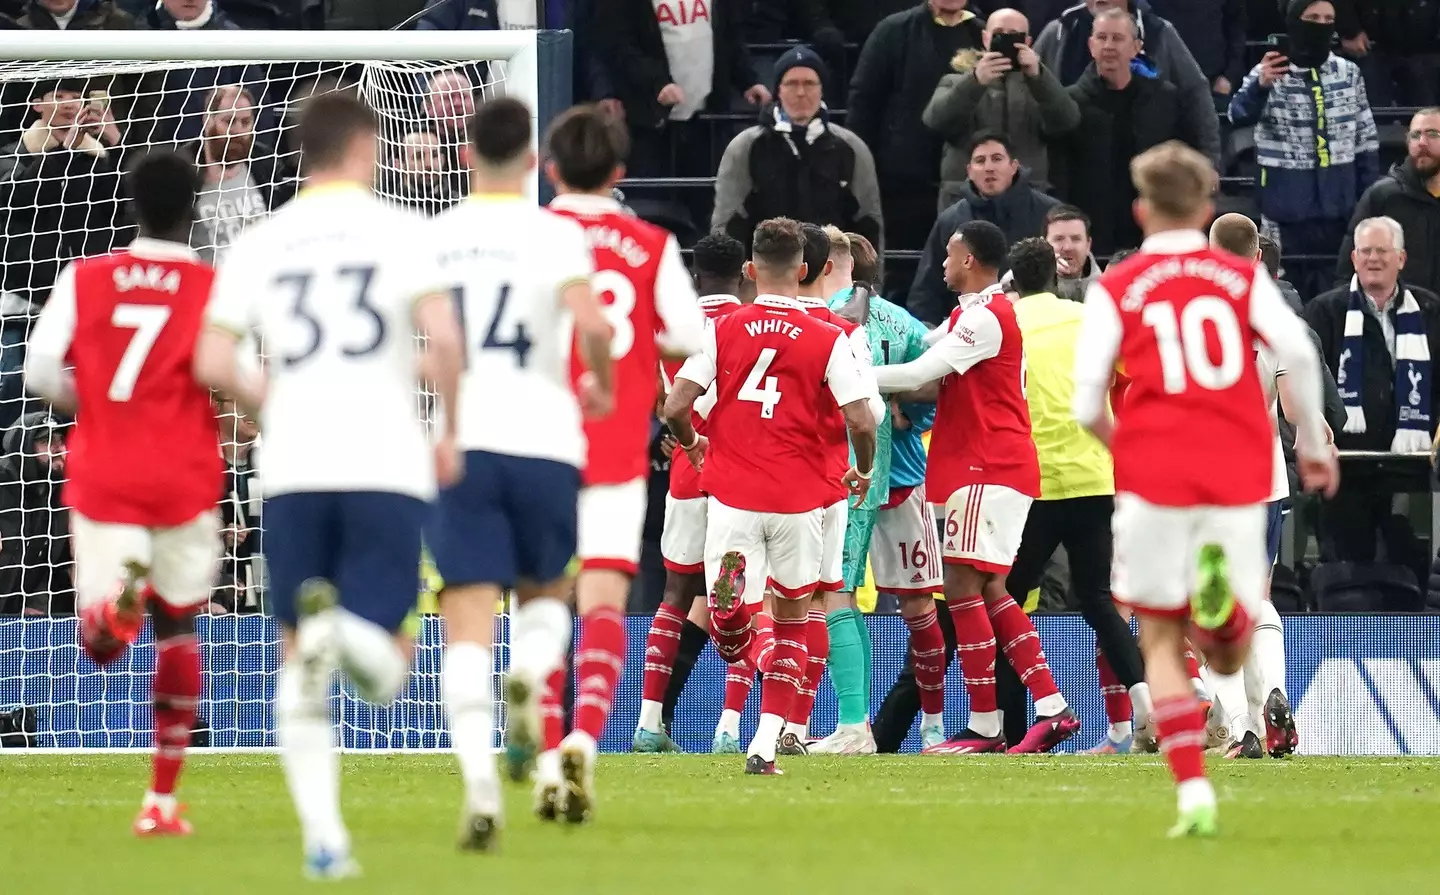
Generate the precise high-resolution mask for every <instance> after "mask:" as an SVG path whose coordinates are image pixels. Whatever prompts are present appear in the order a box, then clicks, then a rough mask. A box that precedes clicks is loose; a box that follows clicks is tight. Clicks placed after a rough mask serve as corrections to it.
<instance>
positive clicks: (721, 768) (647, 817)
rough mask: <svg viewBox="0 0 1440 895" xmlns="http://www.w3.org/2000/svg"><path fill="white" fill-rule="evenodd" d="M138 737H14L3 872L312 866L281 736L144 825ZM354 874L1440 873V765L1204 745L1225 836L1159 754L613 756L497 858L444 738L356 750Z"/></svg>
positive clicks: (523, 824)
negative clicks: (174, 831)
mask: <svg viewBox="0 0 1440 895" xmlns="http://www.w3.org/2000/svg"><path fill="white" fill-rule="evenodd" d="M148 761H149V760H148V757H147V756H145V755H134V756H128V755H123V756H115V755H104V756H78V757H72V756H49V757H47V756H43V755H37V754H29V755H25V756H14V755H5V756H0V794H3V798H0V868H3V869H4V876H3V879H4V880H5V882H4V883H0V886H3V887H4V888H5V889H7V890H9V889H13V890H14V891H17V892H18V891H24V892H30V893H46V895H48V893H57V895H59V893H65V895H69V893H77V895H78V893H92V892H93V893H103V895H122V893H132V892H133V893H143V895H157V893H171V892H174V893H181V892H201V893H205V895H230V893H237V895H238V893H246V895H279V893H286V892H303V891H309V890H311V889H313V888H314V887H315V886H316V885H319V884H311V883H307V882H305V881H304V880H302V879H301V877H300V845H299V833H298V829H297V826H296V821H295V818H294V815H293V812H292V810H291V806H290V800H289V797H288V795H287V794H286V791H285V786H284V782H283V780H282V778H281V774H280V769H279V765H278V763H277V760H276V758H275V757H274V756H270V755H200V756H194V757H192V758H191V760H190V763H189V766H188V767H187V769H186V772H185V777H184V779H183V780H182V788H183V795H182V799H183V800H184V801H187V802H188V804H189V805H190V810H189V815H188V816H189V817H190V819H191V820H192V821H193V822H194V824H195V827H196V835H195V836H193V837H192V838H190V839H188V840H166V841H137V840H135V839H134V838H132V837H131V835H130V832H129V824H130V821H131V819H132V817H133V816H134V813H135V811H136V808H137V806H138V803H139V797H140V794H141V792H142V790H143V789H144V786H145V784H146V782H147V781H148ZM343 766H344V781H343V784H342V798H343V799H344V808H345V816H346V821H347V822H348V823H349V825H350V829H351V833H352V835H353V837H354V850H355V856H356V858H357V859H358V860H359V861H360V863H361V864H362V865H363V866H364V868H365V876H364V878H363V879H359V880H354V881H346V882H344V883H339V884H337V887H338V888H339V889H341V890H343V891H347V892H355V893H372V892H373V893H386V895H449V893H466V895H473V893H544V895H550V893H565V895H568V893H575V895H593V893H609V892H616V893H627V895H634V893H666V895H670V893H675V895H690V893H697V895H698V893H711V892H715V893H738V895H760V893H788V895H800V893H806V892H813V893H823V895H891V893H917V895H919V893H927V895H928V893H940V892H952V893H953V892H961V893H963V892H977V893H1006V895H1009V893H1049V892H1052V891H1054V892H1062V893H1066V895H1083V893H1092V892H1093V893H1106V895H1112V893H1117V892H1146V893H1157V895H1158V893H1164V895H1185V893H1206V895H1213V893H1217V892H1224V893H1249V892H1255V893H1266V895H1276V893H1279V895H1318V893H1331V892H1334V893H1345V895H1370V893H1399V895H1420V893H1426V892H1440V761H1422V760H1378V759H1367V760H1346V759H1318V758H1301V759H1295V760H1290V761H1270V760H1266V761H1255V762H1220V761H1212V762H1211V763H1210V766H1211V768H1212V769H1213V772H1214V774H1215V781H1216V786H1217V788H1218V790H1219V793H1220V798H1221V814H1220V820H1221V825H1222V827H1221V836H1220V838H1218V839H1215V840H1206V841H1196V840H1189V841H1179V842H1171V841H1167V840H1166V839H1165V838H1164V830H1165V828H1166V827H1167V826H1168V825H1169V824H1170V822H1171V821H1172V820H1173V819H1174V814H1173V809H1174V797H1173V793H1172V790H1171V786H1170V779H1169V776H1168V773H1167V772H1166V770H1165V767H1164V764H1163V762H1161V761H1160V760H1159V759H1158V758H1154V757H1138V756H1137V757H1121V758H1098V757H1096V758H1087V757H1051V756H1042V757H1038V758H1017V757H1007V756H983V757H981V756H975V757H970V758H960V757H950V758H930V757H923V758H922V757H918V756H903V757H880V758H834V757H825V758H822V757H818V756H817V757H810V758H792V759H787V760H786V761H785V763H784V766H785V768H786V770H787V774H786V775H785V776H784V777H780V778H755V777H745V776H743V775H742V774H741V773H740V771H741V759H739V758H738V757H735V756H728V757H725V758H723V759H722V758H712V757H710V756H656V757H650V756H644V757H642V756H629V755H616V756H604V757H602V760H601V763H600V770H599V772H598V778H597V783H598V787H599V793H600V803H599V805H598V808H597V813H596V817H595V820H594V821H593V822H592V823H591V824H589V825H588V826H586V827H583V828H579V829H570V828H566V827H563V826H555V825H542V824H541V823H540V822H539V821H538V820H536V819H535V818H534V817H533V816H532V815H531V814H530V812H529V790H528V788H520V787H509V788H507V792H506V796H507V799H508V803H509V804H508V807H509V819H508V826H507V827H506V828H505V830H504V839H503V843H502V847H501V851H500V853H499V854H497V855H472V854H460V853H458V852H457V851H456V850H455V848H454V845H453V841H454V840H453V835H454V830H455V824H456V821H457V817H458V805H459V798H460V780H459V777H458V775H457V771H456V769H455V765H454V760H453V759H452V758H451V757H450V756H446V755H438V756H413V755H396V756H362V755H346V756H344V757H343Z"/></svg>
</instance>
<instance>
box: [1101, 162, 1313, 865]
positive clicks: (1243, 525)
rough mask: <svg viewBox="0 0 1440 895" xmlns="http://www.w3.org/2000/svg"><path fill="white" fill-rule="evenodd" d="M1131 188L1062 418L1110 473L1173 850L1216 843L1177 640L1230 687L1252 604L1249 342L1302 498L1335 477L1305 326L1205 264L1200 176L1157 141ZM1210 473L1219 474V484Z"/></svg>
mask: <svg viewBox="0 0 1440 895" xmlns="http://www.w3.org/2000/svg"><path fill="white" fill-rule="evenodd" d="M1130 171H1131V178H1132V179H1133V180H1134V183H1135V188H1136V190H1137V192H1138V194H1139V197H1140V198H1139V199H1138V201H1137V202H1136V204H1135V216H1136V218H1137V220H1138V221H1139V223H1140V226H1141V228H1142V229H1143V230H1144V232H1145V242H1144V244H1143V246H1142V247H1141V250H1140V252H1139V253H1138V254H1136V255H1134V256H1132V257H1131V258H1128V259H1127V260H1126V261H1125V262H1124V263H1123V264H1120V265H1119V266H1117V267H1112V268H1111V269H1109V270H1107V271H1106V272H1105V273H1104V275H1103V276H1101V278H1100V279H1099V280H1098V281H1096V283H1094V284H1093V285H1092V286H1091V287H1090V289H1089V292H1088V293H1087V295H1086V298H1085V316H1084V318H1083V321H1082V324H1081V333H1080V338H1079V340H1078V342H1077V347H1076V358H1075V395H1074V410H1075V416H1076V418H1077V419H1078V420H1079V421H1080V422H1081V424H1082V425H1084V426H1086V427H1087V428H1089V429H1090V430H1091V431H1092V432H1094V433H1095V436H1096V437H1097V438H1099V439H1100V440H1101V441H1102V442H1104V443H1105V444H1107V445H1109V446H1110V449H1111V452H1112V453H1113V455H1114V458H1115V490H1116V500H1115V519H1114V531H1115V562H1114V569H1113V579H1114V581H1113V592H1114V596H1115V599H1116V600H1118V601H1121V602H1123V603H1126V604H1128V605H1129V606H1130V607H1131V608H1132V609H1133V610H1134V611H1135V613H1136V614H1137V615H1139V616H1140V641H1141V648H1142V651H1143V653H1144V656H1145V672H1146V678H1147V680H1148V682H1149V684H1150V693H1151V696H1152V698H1153V700H1154V719H1155V724H1156V727H1157V728H1158V731H1159V735H1160V740H1161V742H1162V744H1163V748H1164V750H1165V753H1166V758H1167V760H1168V761H1169V764H1170V769H1171V771H1172V773H1173V774H1174V776H1175V780H1176V782H1177V783H1178V784H1179V795H1178V798H1179V820H1178V821H1177V823H1176V824H1175V826H1174V827H1172V828H1171V830H1170V835H1171V836H1189V835H1202V836H1203V835H1214V833H1215V832H1216V817H1215V791H1214V789H1213V788H1212V787H1211V786H1210V781H1209V780H1208V779H1206V777H1205V758H1204V747H1205V714H1204V711H1203V710H1202V708H1201V706H1200V703H1199V701H1198V700H1197V699H1196V697H1195V694H1194V692H1193V690H1192V689H1191V686H1190V684H1189V681H1188V680H1187V675H1186V672H1185V666H1184V662H1183V660H1182V653H1183V651H1184V648H1185V636H1186V631H1187V628H1190V629H1192V630H1193V634H1192V636H1191V640H1192V641H1193V642H1194V643H1195V644H1196V645H1197V646H1199V647H1200V648H1201V649H1202V650H1203V651H1204V653H1205V655H1206V657H1207V659H1208V660H1209V662H1210V665H1211V667H1212V668H1214V669H1215V670H1216V671H1218V672H1220V673H1221V674H1231V673H1234V672H1236V671H1238V670H1239V669H1240V668H1241V666H1242V665H1243V663H1244V661H1245V656H1246V653H1247V651H1248V650H1249V646H1250V635H1251V631H1252V621H1251V620H1252V618H1253V617H1254V613H1255V612H1256V611H1257V610H1258V607H1259V604H1260V600H1261V599H1262V596H1263V594H1264V592H1265V581H1266V576H1267V569H1266V566H1265V501H1266V498H1267V496H1268V495H1269V494H1270V489H1271V474H1272V471H1273V449H1274V445H1273V440H1274V435H1273V432H1272V430H1271V425H1270V414H1269V408H1268V407H1267V405H1266V402H1265V399H1264V397H1263V395H1262V390H1261V387H1260V378H1259V376H1258V375H1257V373H1256V367H1255V360H1254V358H1255V349H1254V346H1255V344H1256V340H1257V338H1258V339H1259V340H1261V341H1262V342H1263V343H1264V345H1265V346H1266V347H1268V348H1269V350H1270V351H1272V352H1273V353H1274V354H1275V357H1276V358H1277V360H1278V362H1279V364H1280V366H1281V367H1283V368H1284V369H1285V370H1287V371H1288V373H1287V375H1289V376H1292V377H1294V384H1295V386H1296V392H1297V397H1298V398H1299V403H1300V405H1301V406H1300V407H1299V408H1297V410H1298V411H1299V412H1298V416H1299V418H1298V419H1297V420H1296V424H1297V427H1298V432H1299V440H1298V444H1297V453H1298V456H1299V465H1300V472H1301V478H1302V480H1303V481H1304V482H1305V485H1306V487H1308V488H1312V489H1317V490H1322V491H1325V492H1327V493H1333V492H1334V490H1335V486H1336V484H1337V483H1338V480H1339V473H1338V471H1337V468H1336V460H1335V457H1334V455H1333V453H1332V452H1331V451H1330V450H1329V449H1328V448H1326V446H1325V432H1324V423H1323V421H1322V419H1321V410H1320V376H1319V363H1320V362H1319V359H1318V357H1317V356H1316V353H1315V350H1314V348H1313V346H1312V345H1311V344H1310V340H1309V338H1308V337H1307V336H1306V334H1305V329H1304V324H1303V323H1301V322H1300V320H1299V319H1298V318H1296V317H1295V315H1294V314H1293V313H1291V311H1290V310H1289V308H1287V307H1286V305H1285V302H1284V299H1283V298H1281V296H1280V293H1279V291H1278V290H1277V289H1276V288H1275V284H1274V283H1273V282H1272V281H1271V280H1270V276H1269V274H1267V273H1266V272H1265V271H1264V269H1263V268H1260V267H1258V266H1257V265H1256V264H1255V263H1254V261H1253V260H1252V259H1242V258H1237V257H1236V256H1234V255H1231V254H1229V253H1227V252H1221V251H1216V250H1215V249H1212V248H1210V246H1209V244H1208V242H1207V240H1206V237H1205V234H1204V233H1203V232H1202V231H1201V228H1203V227H1204V226H1205V224H1206V223H1207V222H1208V221H1209V220H1210V217H1211V215H1212V214H1213V211H1214V206H1213V203H1212V201H1211V196H1212V195H1213V194H1214V192H1215V188H1216V180H1215V172H1214V170H1213V169H1212V168H1211V166H1210V163H1209V162H1208V161H1207V160H1206V159H1205V158H1204V156H1201V155H1200V154H1198V153H1196V152H1195V151H1194V150H1192V149H1188V148H1185V147H1184V146H1182V145H1181V144H1178V143H1173V142H1171V143H1166V144H1163V145H1161V146H1158V147H1156V148H1154V149H1151V150H1148V151H1147V152H1145V153H1143V154H1141V155H1140V156H1138V157H1137V158H1136V159H1135V160H1134V161H1133V162H1131V165H1130ZM1116 361H1121V362H1123V364H1124V369H1125V374H1126V376H1127V377H1128V378H1129V379H1130V384H1129V387H1128V388H1127V390H1126V393H1125V399H1124V401H1123V402H1121V405H1120V407H1119V409H1118V413H1119V415H1118V418H1117V419H1116V420H1114V421H1113V422H1112V420H1111V418H1110V415H1109V414H1108V413H1106V411H1105V398H1106V394H1107V392H1108V390H1109V388H1110V384H1111V381H1112V379H1113V378H1114V374H1115V365H1116ZM1216 457H1223V458H1225V461H1224V462H1225V475H1223V476H1217V475H1215V471H1214V463H1215V458H1216Z"/></svg>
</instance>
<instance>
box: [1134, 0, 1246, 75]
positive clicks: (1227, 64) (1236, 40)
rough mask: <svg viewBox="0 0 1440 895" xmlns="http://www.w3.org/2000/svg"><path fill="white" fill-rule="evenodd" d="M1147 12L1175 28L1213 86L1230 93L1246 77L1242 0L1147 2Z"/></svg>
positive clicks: (1165, 0)
mask: <svg viewBox="0 0 1440 895" xmlns="http://www.w3.org/2000/svg"><path fill="white" fill-rule="evenodd" d="M1150 10H1151V11H1152V12H1154V13H1155V14H1156V15H1157V16H1159V17H1160V18H1162V19H1164V20H1165V21H1167V22H1169V23H1170V24H1171V25H1174V26H1175V32H1176V33H1177V34H1179V35H1180V39H1181V40H1182V41H1184V43H1185V47H1186V49H1188V50H1189V51H1190V55H1192V56H1194V57H1195V64H1196V65H1199V66H1200V70H1201V71H1202V72H1204V73H1205V78H1206V80H1208V81H1210V82H1211V83H1212V84H1213V83H1214V82H1215V79H1216V78H1218V77H1221V76H1222V75H1223V76H1224V77H1225V78H1226V79H1227V80H1228V81H1229V82H1230V89H1231V90H1234V89H1235V88H1236V87H1239V86H1240V79H1241V78H1243V77H1245V69H1246V65H1245V0H1150Z"/></svg>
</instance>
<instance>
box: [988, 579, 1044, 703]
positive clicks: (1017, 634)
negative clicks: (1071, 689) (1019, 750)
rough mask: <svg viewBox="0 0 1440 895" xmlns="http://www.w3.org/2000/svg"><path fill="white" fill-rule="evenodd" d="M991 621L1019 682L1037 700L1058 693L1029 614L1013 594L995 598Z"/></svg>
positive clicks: (991, 608)
mask: <svg viewBox="0 0 1440 895" xmlns="http://www.w3.org/2000/svg"><path fill="white" fill-rule="evenodd" d="M989 609H990V623H991V624H992V625H994V626H995V639H996V640H997V641H998V642H999V644H1000V648H1001V649H1002V650H1003V651H1004V652H1005V658H1006V659H1007V660H1008V661H1009V662H1010V665H1011V667H1013V668H1014V669H1015V673H1016V674H1018V675H1020V681H1021V683H1023V684H1024V685H1025V686H1026V687H1027V688H1028V689H1029V690H1030V695H1032V696H1034V697H1035V698H1036V699H1044V698H1045V697H1046V696H1054V695H1055V694H1056V693H1059V692H1060V688H1058V687H1056V686H1055V678H1054V677H1053V676H1052V675H1051V674H1050V665H1049V663H1047V662H1046V661H1045V650H1044V649H1042V648H1041V646H1040V635H1039V634H1037V633H1036V632H1035V626H1034V625H1033V624H1031V623H1030V616H1028V615H1026V614H1025V610H1024V609H1021V608H1020V605H1019V604H1018V603H1016V602H1015V600H1014V598H1013V597H1005V598H1004V599H1003V600H997V601H995V603H994V604H992V605H991V606H990V607H989Z"/></svg>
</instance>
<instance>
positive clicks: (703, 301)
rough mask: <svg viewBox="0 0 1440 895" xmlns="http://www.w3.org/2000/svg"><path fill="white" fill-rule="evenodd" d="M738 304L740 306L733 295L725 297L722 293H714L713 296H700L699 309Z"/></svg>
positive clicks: (738, 300)
mask: <svg viewBox="0 0 1440 895" xmlns="http://www.w3.org/2000/svg"><path fill="white" fill-rule="evenodd" d="M738 304H740V299H738V298H736V297H735V296H733V295H726V294H725V293H723V292H716V293H715V294H713V295H702V296H700V307H702V308H722V307H724V306H725V305H738Z"/></svg>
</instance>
